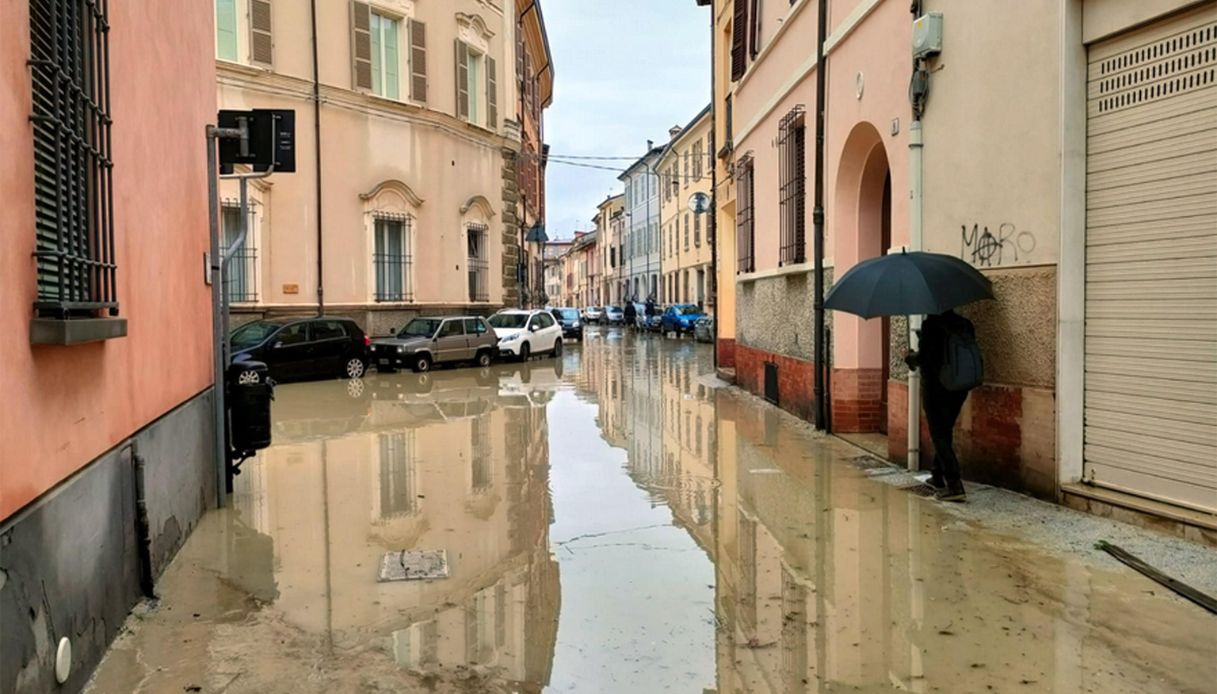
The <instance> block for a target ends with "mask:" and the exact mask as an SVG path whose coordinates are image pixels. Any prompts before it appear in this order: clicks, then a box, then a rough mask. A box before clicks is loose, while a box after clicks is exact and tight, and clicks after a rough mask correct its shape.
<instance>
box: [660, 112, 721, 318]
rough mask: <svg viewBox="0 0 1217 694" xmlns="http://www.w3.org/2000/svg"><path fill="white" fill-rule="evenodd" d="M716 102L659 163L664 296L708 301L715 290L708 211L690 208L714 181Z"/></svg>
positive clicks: (680, 132) (671, 300)
mask: <svg viewBox="0 0 1217 694" xmlns="http://www.w3.org/2000/svg"><path fill="white" fill-rule="evenodd" d="M710 120H711V119H710V106H706V108H704V109H702V110H701V111H700V112H699V113H698V114H697V115H696V116H694V117H693V120H691V121H690V122H689V123H688V124H687V125H685V126H684V127H683V128H680V127H676V128H673V129H672V130H671V131H670V133H669V134H670V135H671V140H670V142H669V143H668V147H667V149H666V150H665V151H664V153H663V156H662V157H660V159H659V162H658V163H657V164H656V166H655V168H656V170H657V171H658V172H659V176H660V181H661V186H662V192H661V193H660V195H659V199H660V229H661V236H660V244H661V247H660V249H659V256H660V266H661V270H662V272H661V274H662V277H663V280H662V282H661V283H660V296H659V300H660V302H661V303H665V304H699V305H703V306H705V305H706V303H707V296H708V294H709V286H710V285H709V277H710V272H711V255H712V251H711V243H710V238H709V235H710V229H709V218H708V213H700V212H695V211H693V210H691V209H690V201H691V200H692V198H693V196H695V195H697V194H698V193H701V194H703V195H706V196H709V194H710V180H711V172H710V166H711V163H712V162H711V158H712V155H711V154H710V150H711V149H712V147H711V138H710Z"/></svg>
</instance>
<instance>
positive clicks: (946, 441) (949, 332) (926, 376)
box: [904, 311, 984, 501]
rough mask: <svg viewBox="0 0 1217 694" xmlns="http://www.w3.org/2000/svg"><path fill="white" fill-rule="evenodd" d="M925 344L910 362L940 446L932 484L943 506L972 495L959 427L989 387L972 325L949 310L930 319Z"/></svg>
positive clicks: (907, 360) (936, 449) (936, 447)
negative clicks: (972, 398) (971, 399)
mask: <svg viewBox="0 0 1217 694" xmlns="http://www.w3.org/2000/svg"><path fill="white" fill-rule="evenodd" d="M920 337H921V341H920V345H919V349H918V350H917V351H916V352H910V353H909V354H908V356H906V357H905V359H904V361H905V363H906V364H908V366H909V368H910V369H920V370H921V383H922V385H921V405H922V407H923V408H924V409H925V417H926V419H927V420H928V421H929V425H930V437H931V438H932V439H933V442H934V463H933V467H932V468H931V472H930V480H929V484H930V486H931V487H933V488H934V490H935V496H936V497H937V498H939V499H941V500H943V501H963V500H964V499H965V498H966V496H967V495H966V493H965V491H964V487H963V481H962V480H961V479H960V477H961V475H960V469H959V458H957V457H956V456H955V422H956V420H958V419H959V412H960V410H962V409H963V404H964V402H965V401H966V400H967V399H968V392H969V391H970V390H972V389H973V388H975V387H977V386H979V385H980V384H981V383H982V382H984V363H983V361H982V358H981V353H980V348H979V346H978V345H977V343H976V328H975V326H973V325H972V321H970V320H968V319H967V318H964V317H963V316H961V315H959V314H958V313H955V312H954V311H946V312H945V313H942V314H939V315H932V316H929V317H927V318H926V319H925V322H924V323H923V324H922V326H921V331H920Z"/></svg>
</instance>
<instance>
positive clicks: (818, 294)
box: [811, 0, 832, 431]
mask: <svg viewBox="0 0 1217 694" xmlns="http://www.w3.org/2000/svg"><path fill="white" fill-rule="evenodd" d="M816 21H817V22H818V26H817V27H816V162H815V177H816V182H815V202H814V205H815V206H814V208H813V210H812V215H811V219H812V225H813V227H814V230H815V267H814V274H815V302H816V303H815V402H816V428H817V429H819V430H821V431H830V430H831V429H832V422H830V421H829V420H828V407H827V403H826V402H825V399H826V392H825V391H826V389H825V381H827V377H828V364H827V361H828V345H827V341H828V331H827V326H826V324H825V320H824V118H825V114H826V113H827V111H828V109H827V107H826V106H827V105H826V104H825V103H824V102H825V100H826V99H827V96H826V92H827V89H826V87H827V81H828V75H826V74H825V68H826V66H827V62H828V61H827V59H826V56H825V55H824V43H825V41H826V40H827V39H828V0H820V8H819V19H817V20H816Z"/></svg>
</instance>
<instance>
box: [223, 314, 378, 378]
mask: <svg viewBox="0 0 1217 694" xmlns="http://www.w3.org/2000/svg"><path fill="white" fill-rule="evenodd" d="M230 339H231V341H232V360H233V361H234V362H235V361H243V360H252V361H261V362H266V365H267V366H268V367H270V375H271V378H274V379H275V380H276V381H308V380H316V379H322V378H360V377H361V376H363V375H364V372H366V371H367V368H368V345H369V344H370V342H371V341H370V340H369V339H368V336H367V335H365V334H364V332H363V330H362V329H361V328H360V327H359V326H358V325H356V324H355V321H352V320H349V319H347V318H328V317H324V316H323V317H321V318H305V319H300V318H274V319H269V320H260V321H254V322H253V323H247V324H245V325H242V326H241V327H239V328H237V329H236V330H234V331H232V335H231V338H230Z"/></svg>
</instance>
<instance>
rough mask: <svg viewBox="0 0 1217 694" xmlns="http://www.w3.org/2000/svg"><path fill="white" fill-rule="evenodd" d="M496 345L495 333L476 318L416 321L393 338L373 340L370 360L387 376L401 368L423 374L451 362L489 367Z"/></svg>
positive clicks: (437, 318)
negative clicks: (434, 367)
mask: <svg viewBox="0 0 1217 694" xmlns="http://www.w3.org/2000/svg"><path fill="white" fill-rule="evenodd" d="M497 344H498V340H497V338H496V337H495V334H494V331H492V330H491V329H490V326H489V325H487V324H486V321H485V320H483V319H482V318H479V317H477V316H452V317H445V316H439V317H433V318H415V319H413V320H411V321H410V322H409V323H406V325H405V327H403V328H402V329H401V330H398V331H397V332H396V333H395V334H394V335H393V336H392V337H382V338H377V339H376V340H373V341H372V358H373V359H375V360H376V369H377V370H378V371H382V372H386V373H388V372H392V371H396V370H397V369H400V368H403V367H404V368H410V369H414V370H415V371H417V372H419V373H423V372H425V371H430V370H431V367H432V366H434V365H436V364H448V363H453V362H469V361H472V362H476V363H477V364H478V366H490V363H491V362H492V361H493V360H494V355H495V352H496V351H497Z"/></svg>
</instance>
